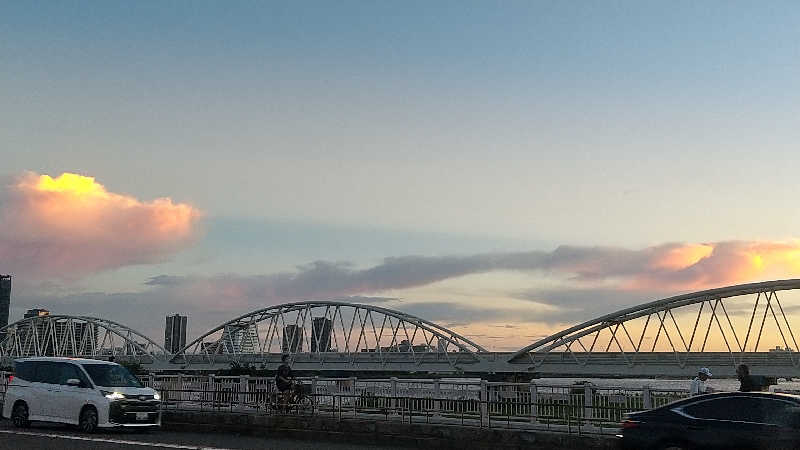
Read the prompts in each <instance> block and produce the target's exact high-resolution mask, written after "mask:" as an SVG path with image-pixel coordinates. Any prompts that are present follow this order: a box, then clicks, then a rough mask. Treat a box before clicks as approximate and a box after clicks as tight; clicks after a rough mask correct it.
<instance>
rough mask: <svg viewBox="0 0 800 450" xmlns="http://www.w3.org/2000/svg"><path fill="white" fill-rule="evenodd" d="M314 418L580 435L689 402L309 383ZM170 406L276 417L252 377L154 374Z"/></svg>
mask: <svg viewBox="0 0 800 450" xmlns="http://www.w3.org/2000/svg"><path fill="white" fill-rule="evenodd" d="M301 381H302V383H304V385H305V386H306V387H307V391H308V392H309V393H310V396H311V397H312V399H313V401H314V408H313V410H314V414H319V415H330V416H335V417H338V418H342V417H345V418H347V417H357V418H358V417H361V418H363V417H374V416H379V417H383V418H385V419H386V420H408V421H414V420H423V421H425V422H428V423H431V422H439V423H461V424H464V425H470V426H480V427H492V426H505V427H517V428H546V429H551V430H560V431H567V432H578V433H613V432H616V430H617V428H618V425H619V422H620V421H621V420H622V418H623V416H624V414H625V413H628V412H632V411H639V410H643V409H650V408H655V407H658V406H661V405H664V404H666V403H669V402H671V401H674V400H677V399H680V398H684V397H686V396H687V395H688V393H687V392H686V391H684V390H660V389H659V390H655V389H651V388H649V387H646V386H645V387H642V388H640V389H630V388H621V387H597V386H594V385H592V384H590V383H586V384H579V385H572V386H553V385H542V384H537V383H535V382H532V383H496V382H487V381H485V380H448V379H440V380H434V379H431V380H418V379H413V380H409V379H399V378H390V379H358V378H355V377H352V378H319V377H314V378H304V379H302V380H301ZM143 382H144V384H145V385H147V386H150V387H153V388H155V389H158V390H159V391H160V392H161V395H162V402H163V406H164V408H167V409H169V408H177V409H192V410H198V409H200V410H209V409H210V410H230V411H234V410H236V411H238V412H250V413H254V414H259V413H274V412H275V411H274V410H270V407H269V405H270V400H269V399H270V396H271V395H272V393H273V392H274V391H275V387H274V383H273V380H272V379H271V378H264V377H250V376H214V375H209V376H197V375H181V374H179V375H158V376H156V375H150V376H147V377H145V378H144V379H143Z"/></svg>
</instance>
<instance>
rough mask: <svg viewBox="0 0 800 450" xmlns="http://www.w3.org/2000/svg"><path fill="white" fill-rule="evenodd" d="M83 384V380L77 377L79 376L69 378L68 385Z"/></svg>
mask: <svg viewBox="0 0 800 450" xmlns="http://www.w3.org/2000/svg"><path fill="white" fill-rule="evenodd" d="M81 384H82V383H81V380H79V379H77V378H70V379H69V380H67V385H69V386H77V387H80V386H81Z"/></svg>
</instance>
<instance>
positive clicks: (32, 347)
mask: <svg viewBox="0 0 800 450" xmlns="http://www.w3.org/2000/svg"><path fill="white" fill-rule="evenodd" d="M49 315H50V311H49V310H47V309H44V308H32V309H29V310H27V311H25V314H23V315H22V317H23V318H24V319H30V318H32V317H42V316H49ZM16 332H17V336H19V340H20V345H21V346H22V349H21V350H22V355H23V356H35V355H36V354H37V351H36V346H37V345H38V346H39V348H42V349H44V348H46V347H45V341H46V340H47V332H46V330H45V323H44V322H41V321H27V322H22V323H20V324H18V325H17V331H16ZM51 347H52V346H51ZM46 353H52V351H50V352H46Z"/></svg>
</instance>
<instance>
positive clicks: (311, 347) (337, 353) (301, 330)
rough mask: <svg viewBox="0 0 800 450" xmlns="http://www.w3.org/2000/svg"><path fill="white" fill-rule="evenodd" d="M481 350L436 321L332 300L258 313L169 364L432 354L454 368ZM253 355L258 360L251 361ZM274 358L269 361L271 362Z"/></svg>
mask: <svg viewBox="0 0 800 450" xmlns="http://www.w3.org/2000/svg"><path fill="white" fill-rule="evenodd" d="M482 352H486V349H484V348H483V347H481V346H480V345H478V344H476V343H475V342H473V341H471V340H469V339H467V338H466V337H464V336H461V335H459V334H458V333H455V332H453V331H451V330H448V329H446V328H443V327H441V326H439V325H437V324H435V323H432V322H429V321H427V320H424V319H421V318H419V317H415V316H411V315H408V314H405V313H402V312H399V311H394V310H391V309H386V308H380V307H377V306H371V305H362V304H354V303H344V302H336V301H306V302H296V303H287V304H282V305H276V306H271V307H268V308H264V309H259V310H256V311H253V312H250V313H248V314H245V315H242V316H240V317H237V318H235V319H233V320H230V321H228V322H225V323H223V324H221V325H219V326H218V327H216V328H214V329H212V330H210V331H208V332H207V333H205V334H203V335H202V336H200V337H199V338H197V339H196V340H194V341H193V342H191V343H190V344H188V345H187V346H186V347H184V348H183V349H182V350H180V351H178V352H177V353H176V355H175V356H174V357H173V359H172V361H173V362H183V361H194V362H201V363H206V364H208V363H210V364H213V363H219V362H220V361H259V360H260V361H264V360H265V359H269V358H265V357H266V356H268V355H279V354H282V353H284V354H291V355H293V358H294V357H296V356H302V357H303V358H305V359H309V358H311V359H313V361H314V362H315V364H319V365H325V364H326V362H327V363H334V362H335V363H341V362H342V359H343V358H344V359H345V360H346V361H347V362H348V363H349V365H351V366H358V365H359V361H360V360H363V359H365V358H366V357H369V359H370V360H372V361H378V362H379V363H380V364H385V363H387V361H389V360H392V361H397V360H398V358H399V359H403V360H405V361H407V362H408V363H412V364H422V363H423V361H429V360H430V358H431V357H432V356H434V355H436V357H437V358H438V359H444V360H446V361H447V362H449V364H451V365H454V364H456V363H458V362H463V361H464V360H465V358H466V359H472V360H475V359H476V354H478V353H482ZM254 356H258V358H253V357H254ZM272 359H274V358H272Z"/></svg>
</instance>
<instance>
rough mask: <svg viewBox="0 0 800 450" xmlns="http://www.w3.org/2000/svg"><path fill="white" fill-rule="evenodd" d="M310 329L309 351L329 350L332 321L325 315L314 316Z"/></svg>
mask: <svg viewBox="0 0 800 450" xmlns="http://www.w3.org/2000/svg"><path fill="white" fill-rule="evenodd" d="M312 324H313V325H312V329H311V352H312V353H314V352H318V351H319V352H329V351H331V330H332V329H333V321H332V320H331V319H328V318H326V317H315V318H314V320H313V321H312Z"/></svg>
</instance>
